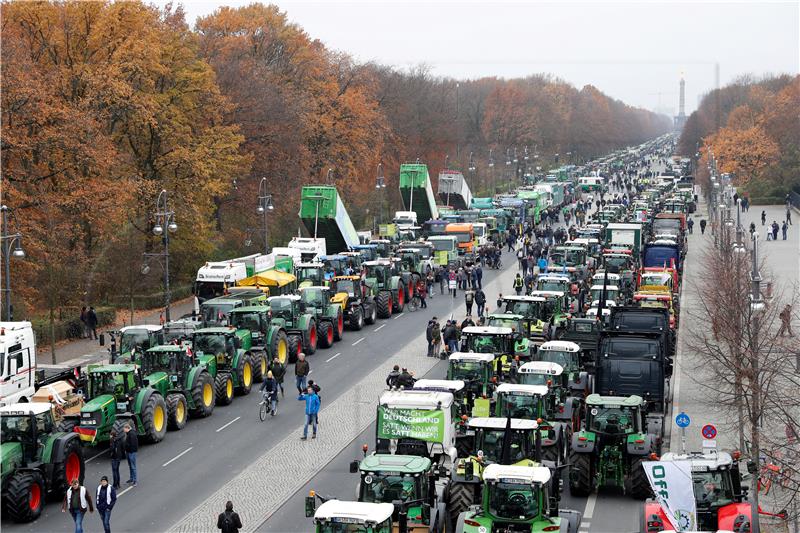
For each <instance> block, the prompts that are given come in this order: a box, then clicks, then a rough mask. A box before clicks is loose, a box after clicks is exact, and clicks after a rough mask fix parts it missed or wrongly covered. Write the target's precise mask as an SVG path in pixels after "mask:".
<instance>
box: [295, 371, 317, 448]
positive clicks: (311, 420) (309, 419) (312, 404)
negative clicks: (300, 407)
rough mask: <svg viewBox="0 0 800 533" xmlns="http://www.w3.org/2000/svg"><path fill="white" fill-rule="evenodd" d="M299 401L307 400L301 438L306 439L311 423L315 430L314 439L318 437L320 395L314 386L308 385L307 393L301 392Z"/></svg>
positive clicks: (312, 435) (312, 436)
mask: <svg viewBox="0 0 800 533" xmlns="http://www.w3.org/2000/svg"><path fill="white" fill-rule="evenodd" d="M297 401H300V402H306V409H305V413H306V423H305V425H304V426H303V436H302V437H300V440H306V439H307V438H308V426H309V424H310V425H311V426H312V428H313V432H312V434H311V438H312V439H316V438H317V414H319V396H317V393H316V392H314V387H312V386H310V385H309V386H308V387H306V392H305V394H300V396H298V397H297Z"/></svg>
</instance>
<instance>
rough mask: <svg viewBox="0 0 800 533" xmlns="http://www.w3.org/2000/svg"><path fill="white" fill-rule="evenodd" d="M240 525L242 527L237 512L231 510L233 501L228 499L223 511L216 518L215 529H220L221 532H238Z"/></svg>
mask: <svg viewBox="0 0 800 533" xmlns="http://www.w3.org/2000/svg"><path fill="white" fill-rule="evenodd" d="M240 527H243V526H242V519H241V518H239V513H236V512H234V511H233V502H232V501H230V500H228V501H227V502H226V503H225V511H223V512H221V513H220V514H219V517H218V518H217V529H221V530H222V533H239V528H240Z"/></svg>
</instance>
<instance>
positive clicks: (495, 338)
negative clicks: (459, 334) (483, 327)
mask: <svg viewBox="0 0 800 533" xmlns="http://www.w3.org/2000/svg"><path fill="white" fill-rule="evenodd" d="M505 340H506V337H505V336H503V335H466V339H464V348H465V350H464V351H467V352H475V353H505V352H506V349H505V348H506V342H505Z"/></svg>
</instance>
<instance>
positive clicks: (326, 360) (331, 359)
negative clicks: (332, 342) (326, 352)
mask: <svg viewBox="0 0 800 533" xmlns="http://www.w3.org/2000/svg"><path fill="white" fill-rule="evenodd" d="M340 355H342V352H336V355H334V356H333V357H331V358H328V359H325V362H326V363H330V362H331V361H333V360H334V359H336V358H337V357H339V356H340Z"/></svg>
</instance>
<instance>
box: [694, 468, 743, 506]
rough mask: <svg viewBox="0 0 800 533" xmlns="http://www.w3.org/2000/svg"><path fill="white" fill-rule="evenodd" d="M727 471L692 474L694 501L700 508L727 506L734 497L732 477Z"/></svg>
mask: <svg viewBox="0 0 800 533" xmlns="http://www.w3.org/2000/svg"><path fill="white" fill-rule="evenodd" d="M726 473H727V472H725V471H709V472H692V485H693V488H694V499H695V501H696V502H697V506H698V507H711V506H718V505H727V504H729V503H731V502H732V501H733V500H732V497H733V487H731V481H730V476H729V475H725V474H726Z"/></svg>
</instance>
